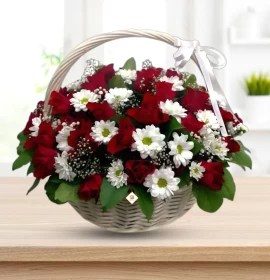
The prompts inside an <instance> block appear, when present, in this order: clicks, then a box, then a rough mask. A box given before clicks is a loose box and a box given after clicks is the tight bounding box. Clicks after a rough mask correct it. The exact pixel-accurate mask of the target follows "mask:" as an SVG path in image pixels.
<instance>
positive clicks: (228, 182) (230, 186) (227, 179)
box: [219, 169, 235, 201]
mask: <svg viewBox="0 0 270 280" xmlns="http://www.w3.org/2000/svg"><path fill="white" fill-rule="evenodd" d="M223 179H224V183H223V186H222V189H221V190H220V191H219V195H221V196H222V197H223V198H227V199H229V200H231V201H233V199H234V195H235V183H234V180H233V177H232V175H231V173H230V172H229V171H228V170H227V169H224V176H223Z"/></svg>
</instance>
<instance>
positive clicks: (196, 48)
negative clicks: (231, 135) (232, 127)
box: [174, 37, 232, 137]
mask: <svg viewBox="0 0 270 280" xmlns="http://www.w3.org/2000/svg"><path fill="white" fill-rule="evenodd" d="M174 45H175V46H176V47H179V49H178V50H177V52H176V53H175V54H174V59H175V67H176V69H179V70H180V69H181V68H183V67H184V66H185V65H186V63H187V62H188V61H189V60H190V59H192V60H193V61H194V62H195V63H196V65H197V66H198V67H199V69H200V71H201V73H202V75H203V78H204V80H205V84H206V87H207V90H208V93H209V96H210V101H211V104H212V106H213V110H214V113H215V115H216V117H217V120H218V123H219V126H220V131H221V135H222V136H224V137H226V136H228V133H227V130H226V127H225V124H224V121H223V118H222V115H221V112H220V109H219V106H218V101H217V96H221V97H222V98H223V99H224V101H225V103H226V109H228V110H229V111H230V112H232V110H231V108H230V106H229V104H228V102H227V99H226V97H225V94H224V93H223V91H222V89H221V87H220V85H219V83H218V81H217V79H216V76H215V74H214V72H213V68H215V69H221V68H223V67H224V66H225V65H226V58H225V57H224V55H223V54H221V53H220V52H219V51H218V50H216V49H214V48H212V47H201V46H200V44H199V42H198V41H196V40H193V41H186V40H182V39H180V38H177V37H175V44H174ZM208 56H211V57H213V58H214V59H215V61H212V60H210V59H209V58H208Z"/></svg>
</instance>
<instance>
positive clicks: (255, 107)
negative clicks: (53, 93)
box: [0, 0, 270, 176]
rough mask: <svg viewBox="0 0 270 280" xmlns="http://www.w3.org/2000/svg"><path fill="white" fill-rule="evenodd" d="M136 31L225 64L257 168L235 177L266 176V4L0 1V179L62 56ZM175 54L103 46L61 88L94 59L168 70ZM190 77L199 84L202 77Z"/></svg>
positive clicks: (269, 56)
mask: <svg viewBox="0 0 270 280" xmlns="http://www.w3.org/2000/svg"><path fill="white" fill-rule="evenodd" d="M128 28H141V29H154V30H159V31H164V32H168V33H170V34H172V35H175V36H178V37H180V38H183V39H197V40H199V41H200V43H201V45H208V46H213V47H215V48H217V49H219V50H221V51H222V52H223V53H224V54H225V56H226V57H227V60H228V64H227V66H226V68H224V69H222V70H217V71H216V75H217V77H218V80H219V81H220V84H221V86H222V88H223V89H224V92H225V93H226V95H227V98H228V100H229V102H230V105H231V107H232V108H233V110H234V111H235V112H237V113H238V114H239V115H240V116H241V117H242V118H243V119H244V122H245V124H246V125H247V126H248V128H249V129H250V132H249V133H248V134H246V135H245V136H243V137H242V138H243V139H242V140H243V141H244V143H245V145H246V146H247V147H249V148H250V149H251V151H252V158H253V161H254V168H253V170H252V171H248V172H247V173H244V172H243V171H242V170H241V169H240V168H237V167H235V168H232V172H233V173H234V174H235V175H238V176H270V151H269V150H268V144H269V143H270V78H269V76H270V75H269V74H270V1H269V0H256V1H255V0H248V1H235V0H147V1H146V0H136V1H134V0H38V1H36V0H23V1H21V0H2V1H1V2H0V31H1V32H0V34H1V39H0V40H1V44H0V74H1V78H0V80H1V93H0V96H1V101H0V118H1V122H0V176H22V175H23V176H24V175H25V174H26V169H25V170H23V169H20V170H18V171H16V172H12V171H11V166H12V162H13V161H14V159H15V158H16V147H17V144H18V143H17V139H16V135H17V134H18V132H20V131H21V130H22V129H23V128H24V126H25V123H26V121H27V119H28V115H29V112H30V110H32V109H33V108H34V107H35V104H36V103H37V101H39V100H43V99H44V95H45V91H46V86H47V84H48V82H49V80H50V78H51V76H52V74H53V72H54V71H55V69H56V68H57V66H58V65H59V63H60V62H61V60H62V59H63V56H65V55H66V54H67V53H68V52H69V51H70V50H71V49H72V48H73V47H75V46H76V45H77V44H79V43H80V42H81V41H83V40H84V39H86V38H88V37H91V36H94V35H97V34H99V33H103V32H108V31H113V30H117V29H128ZM174 52H175V49H174V48H173V47H170V46H167V45H165V44H164V43H161V42H156V41H152V40H149V39H124V40H118V41H115V42H110V43H107V44H105V45H104V46H102V47H99V48H98V49H95V50H94V51H92V52H91V53H88V54H87V55H85V57H83V58H82V59H80V60H79V61H78V62H77V64H76V65H75V66H74V67H73V69H72V71H71V72H70V73H69V75H68V77H67V78H66V81H65V83H69V82H72V81H74V80H77V79H78V78H80V77H81V75H82V73H83V70H84V68H85V66H86V63H85V61H86V60H87V59H89V58H95V59H98V60H100V61H101V62H103V63H105V64H107V63H110V62H115V65H116V67H119V66H122V65H123V63H124V62H125V60H126V59H128V58H129V57H131V56H134V57H135V58H136V60H137V64H138V65H139V66H140V65H141V62H142V61H143V60H145V59H150V60H151V61H152V62H153V65H154V66H159V67H168V68H169V67H172V66H173V65H174V62H173V56H172V55H173V53H174ZM188 70H189V71H195V73H196V75H198V80H199V81H200V82H201V84H203V81H202V78H201V77H200V75H199V74H198V73H197V72H196V69H193V66H192V65H191V66H190V68H189V69H188Z"/></svg>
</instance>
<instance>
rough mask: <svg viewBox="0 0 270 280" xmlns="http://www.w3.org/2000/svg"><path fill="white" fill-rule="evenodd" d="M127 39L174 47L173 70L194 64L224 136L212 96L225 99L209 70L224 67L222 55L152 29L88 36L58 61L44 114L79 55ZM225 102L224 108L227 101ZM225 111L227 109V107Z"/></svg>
mask: <svg viewBox="0 0 270 280" xmlns="http://www.w3.org/2000/svg"><path fill="white" fill-rule="evenodd" d="M128 37H144V38H150V39H155V40H159V41H162V42H165V43H168V44H170V45H172V46H175V47H177V48H178V51H177V53H176V54H175V55H174V58H175V61H176V68H177V69H181V68H182V67H183V66H184V65H185V64H186V63H187V62H188V61H189V60H190V59H192V60H193V61H194V62H195V64H196V65H197V66H198V67H199V69H200V71H201V73H202V75H203V78H204V80H205V83H206V87H207V88H208V90H209V95H210V99H211V102H212V105H213V109H214V112H215V115H216V116H217V119H218V122H219V125H220V128H221V133H222V135H223V136H227V131H226V128H225V124H224V121H223V119H222V117H221V113H220V110H219V108H218V104H217V100H216V97H215V93H216V92H218V93H219V94H220V95H222V96H223V97H224V98H225V100H226V97H225V95H224V93H223V92H222V90H221V88H220V86H219V84H218V82H217V80H216V77H215V75H214V73H213V68H218V69H220V68H222V67H224V66H225V64H226V59H225V58H224V56H223V55H222V54H221V53H220V52H218V51H217V50H214V49H211V50H212V53H209V52H208V53H207V50H208V49H210V48H207V47H206V48H205V47H200V46H199V42H198V41H187V40H182V39H179V38H177V37H174V36H172V35H170V34H167V33H164V32H159V31H154V30H136V29H128V30H120V31H114V32H110V33H104V34H101V35H97V36H94V37H91V38H89V39H87V40H85V41H84V42H82V43H81V44H79V45H78V46H77V47H75V48H74V49H73V50H72V51H71V52H70V53H69V54H68V55H67V56H66V58H65V59H64V60H63V61H62V62H61V64H60V65H59V67H58V68H57V70H56V71H55V73H54V75H53V77H52V79H51V81H50V83H49V86H48V89H47V92H46V97H45V104H44V108H45V113H47V114H50V106H49V105H48V103H49V99H50V94H51V92H52V91H54V90H55V91H58V90H59V89H60V87H61V85H62V83H63V81H64V79H65V77H66V75H67V73H68V72H69V70H70V69H71V67H72V66H73V64H74V63H75V62H76V61H77V60H78V59H79V58H80V57H81V56H83V55H84V54H85V53H87V52H88V51H90V50H92V49H94V48H96V47H98V46H100V45H102V44H103V43H106V42H109V41H113V40H116V39H121V38H128ZM213 53H214V54H216V58H218V63H217V64H216V65H215V64H213V63H211V62H210V61H209V60H208V58H207V55H212V56H215V55H213ZM204 66H206V67H204ZM226 103H227V105H228V102H226ZM228 108H229V109H230V107H229V105H228ZM230 111H231V110H230Z"/></svg>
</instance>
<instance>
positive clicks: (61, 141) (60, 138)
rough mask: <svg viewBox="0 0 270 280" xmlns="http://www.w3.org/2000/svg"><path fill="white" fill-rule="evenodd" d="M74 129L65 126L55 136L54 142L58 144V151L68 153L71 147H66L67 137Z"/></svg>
mask: <svg viewBox="0 0 270 280" xmlns="http://www.w3.org/2000/svg"><path fill="white" fill-rule="evenodd" d="M73 130H74V128H73V127H71V126H68V125H65V126H64V127H63V128H62V129H61V130H60V131H59V133H58V134H57V136H56V142H57V143H58V145H57V148H58V149H59V150H60V151H66V152H68V151H70V150H71V149H72V147H70V146H69V145H68V137H69V135H70V132H71V131H73Z"/></svg>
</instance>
